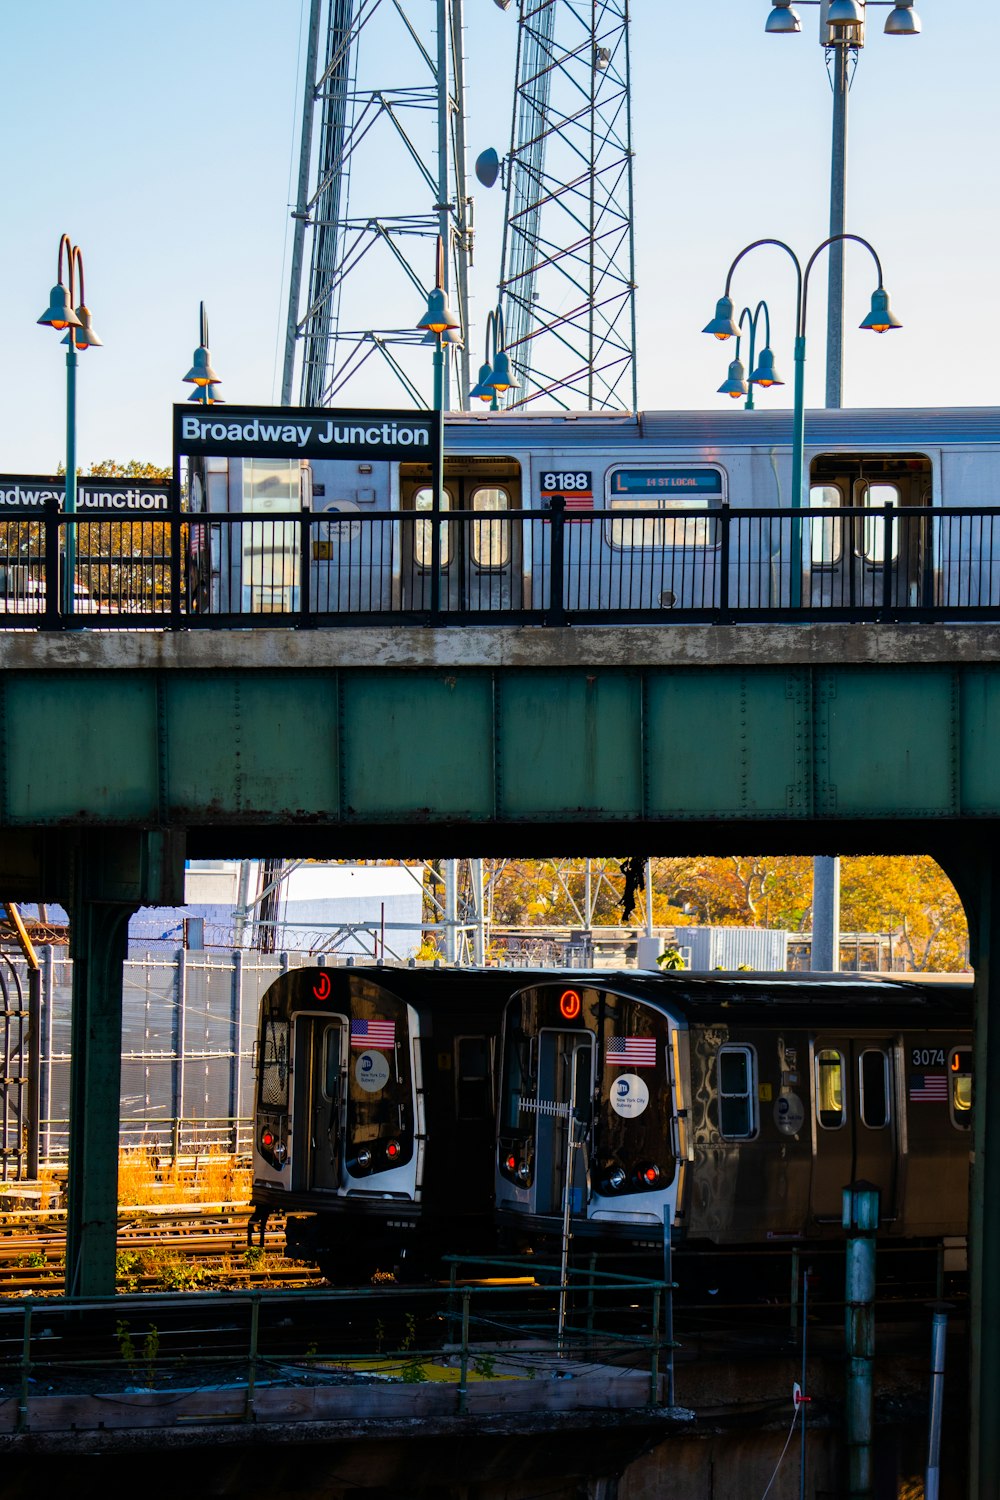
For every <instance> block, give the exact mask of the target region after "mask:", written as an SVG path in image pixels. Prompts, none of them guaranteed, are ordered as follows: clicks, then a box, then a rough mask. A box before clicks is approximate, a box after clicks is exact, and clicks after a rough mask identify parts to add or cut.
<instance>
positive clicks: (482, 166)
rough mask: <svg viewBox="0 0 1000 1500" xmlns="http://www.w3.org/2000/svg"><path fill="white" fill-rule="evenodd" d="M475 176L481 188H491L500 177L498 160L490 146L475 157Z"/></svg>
mask: <svg viewBox="0 0 1000 1500" xmlns="http://www.w3.org/2000/svg"><path fill="white" fill-rule="evenodd" d="M476 176H477V177H478V178H479V181H480V182H481V183H482V185H483V187H487V188H491V187H492V186H493V184H494V183H495V182H496V180H497V178H498V177H499V176H500V158H499V156H498V155H497V153H496V152H495V151H494V149H493V147H492V146H488V147H487V149H486V150H485V151H480V153H479V155H478V156H477V157H476Z"/></svg>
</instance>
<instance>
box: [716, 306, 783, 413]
mask: <svg viewBox="0 0 1000 1500" xmlns="http://www.w3.org/2000/svg"><path fill="white" fill-rule="evenodd" d="M761 317H763V319H764V347H763V349H762V350H761V352H760V361H759V363H757V364H754V347H755V345H756V341H757V324H758V323H759V322H760V319H761ZM744 323H749V325H750V329H749V340H750V351H749V357H748V359H747V365H749V367H750V374H749V376H748V375H747V372H746V366H744V364H743V361H742V360H741V359H740V340H741V339H742V337H743V324H744ZM737 327H738V329H739V332H738V333H737V335H736V357H735V358H734V359H733V360H732V362H731V364H730V366H729V374H728V375H727V377H726V379H725V380H724V381H723V382H722V384H721V385H720V386H719V395H720V396H731V397H732V398H733V400H734V401H738V400H739V398H740V397H741V396H745V397H746V398H747V399H746V401H745V402H744V403H743V405H744V408H745V409H746V410H747V411H753V388H754V386H755V385H761V386H764V387H765V389H766V388H768V387H770V386H772V385H784V383H785V382H784V381H783V380H782V379H781V376H780V375H779V374H778V372H777V370H776V369H775V368H774V355H773V354H772V353H771V315H770V313H769V312H768V310H767V303H766V302H758V303H757V306H756V307H755V309H754V311H753V312H751V311H750V309H749V307H745V308H744V309H743V311H742V312H741V313H740V316H739V321H738V323H737Z"/></svg>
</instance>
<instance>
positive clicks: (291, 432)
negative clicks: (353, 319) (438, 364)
mask: <svg viewBox="0 0 1000 1500" xmlns="http://www.w3.org/2000/svg"><path fill="white" fill-rule="evenodd" d="M181 437H182V439H184V440H185V441H187V442H200V443H207V442H216V443H249V444H251V445H252V444H255V443H282V444H285V445H287V446H288V447H295V448H307V447H308V446H309V444H310V443H329V444H331V445H332V446H333V447H349V448H354V447H362V448H363V447H375V446H378V445H380V444H383V443H384V444H386V445H389V444H398V445H400V446H402V447H404V448H427V447H429V446H430V441H431V434H430V429H429V428H427V427H405V426H401V425H400V423H398V422H394V421H393V422H382V423H381V424H380V425H379V426H377V427H347V426H343V427H342V426H340V425H339V424H337V423H336V422H332V421H317V422H305V423H301V424H300V423H292V422H262V421H261V420H260V419H259V417H253V418H252V419H251V420H250V421H249V422H225V421H221V422H220V421H217V420H213V419H212V418H207V419H206V418H204V417H197V416H191V415H188V414H185V415H184V416H183V417H182V418H181Z"/></svg>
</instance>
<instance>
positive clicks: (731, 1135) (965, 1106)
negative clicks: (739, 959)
mask: <svg viewBox="0 0 1000 1500" xmlns="http://www.w3.org/2000/svg"><path fill="white" fill-rule="evenodd" d="M970 1026H971V986H970V985H962V984H958V983H948V984H927V985H921V984H917V983H907V982H905V981H902V980H898V981H897V980H889V979H885V980H877V979H873V980H870V981H868V982H865V981H864V980H863V979H862V978H861V977H860V976H855V975H850V976H848V975H845V976H843V977H842V978H836V979H833V978H825V979H823V978H816V979H813V978H810V977H807V976H802V975H759V976H755V975H739V976H736V975H726V976H722V975H695V974H676V975H666V974H665V975H651V976H649V977H642V976H640V975H636V974H634V973H633V974H631V975H626V974H618V975H614V974H590V975H586V976H577V977H573V978H571V977H569V976H562V977H550V978H548V979H546V980H544V981H543V982H540V983H534V984H532V985H530V986H527V987H525V988H522V989H521V990H520V992H519V993H518V994H517V995H515V996H514V997H513V998H512V999H511V1000H510V1001H509V1003H508V1005H507V1009H506V1013H505V1017H504V1025H503V1040H502V1051H501V1063H500V1092H499V1101H498V1110H497V1121H498V1123H497V1160H496V1212H497V1221H498V1224H499V1226H500V1228H501V1230H502V1231H503V1233H504V1236H505V1238H506V1239H507V1241H508V1242H509V1243H512V1244H514V1245H522V1246H523V1245H535V1244H537V1243H539V1242H543V1241H545V1240H547V1239H548V1240H556V1239H558V1238H559V1237H560V1236H561V1235H562V1233H563V1232H564V1228H565V1227H569V1229H570V1231H571V1233H572V1235H573V1237H574V1238H575V1239H576V1240H577V1241H583V1242H586V1241H588V1240H589V1241H590V1242H591V1244H596V1243H599V1242H606V1243H607V1244H610V1245H617V1246H619V1247H622V1246H626V1245H635V1246H639V1245H650V1244H656V1243H660V1244H662V1242H663V1236H664V1234H666V1235H668V1236H669V1237H670V1240H671V1242H672V1243H677V1244H696V1243H699V1242H701V1243H710V1244H713V1245H748V1246H749V1245H763V1244H767V1243H769V1242H774V1241H781V1240H795V1239H801V1240H811V1239H819V1240H822V1239H824V1238H828V1237H831V1236H842V1233H843V1231H842V1228H841V1203H842V1190H843V1188H844V1187H845V1186H847V1185H848V1184H849V1183H851V1182H854V1181H858V1180H864V1181H866V1182H869V1183H871V1184H874V1186H875V1187H877V1188H878V1190H879V1195H880V1231H881V1232H882V1233H883V1234H884V1235H886V1236H890V1237H897V1238H904V1239H911V1240H935V1239H941V1238H942V1237H947V1236H961V1235H964V1233H965V1229H966V1222H967V1213H968V1162H969V1146H970V1136H969V1128H970V1123H971V1118H972V1053H971V1030H970Z"/></svg>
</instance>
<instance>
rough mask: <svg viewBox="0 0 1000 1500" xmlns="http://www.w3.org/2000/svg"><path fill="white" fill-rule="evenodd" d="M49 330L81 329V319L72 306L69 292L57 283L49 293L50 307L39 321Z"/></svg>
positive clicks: (60, 283)
mask: <svg viewBox="0 0 1000 1500" xmlns="http://www.w3.org/2000/svg"><path fill="white" fill-rule="evenodd" d="M38 321H39V323H41V324H43V325H44V326H45V327H47V328H60V329H61V328H79V327H80V319H79V318H78V317H77V315H76V313H75V312H74V311H73V308H72V307H71V305H70V300H69V292H68V291H67V290H66V288H65V287H64V286H63V284H62V282H61V281H57V282H56V284H55V286H54V287H53V288H52V290H51V292H50V293H49V305H48V307H47V308H46V309H45V311H44V312H43V313H42V316H41V317H40V318H39V319H38Z"/></svg>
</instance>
